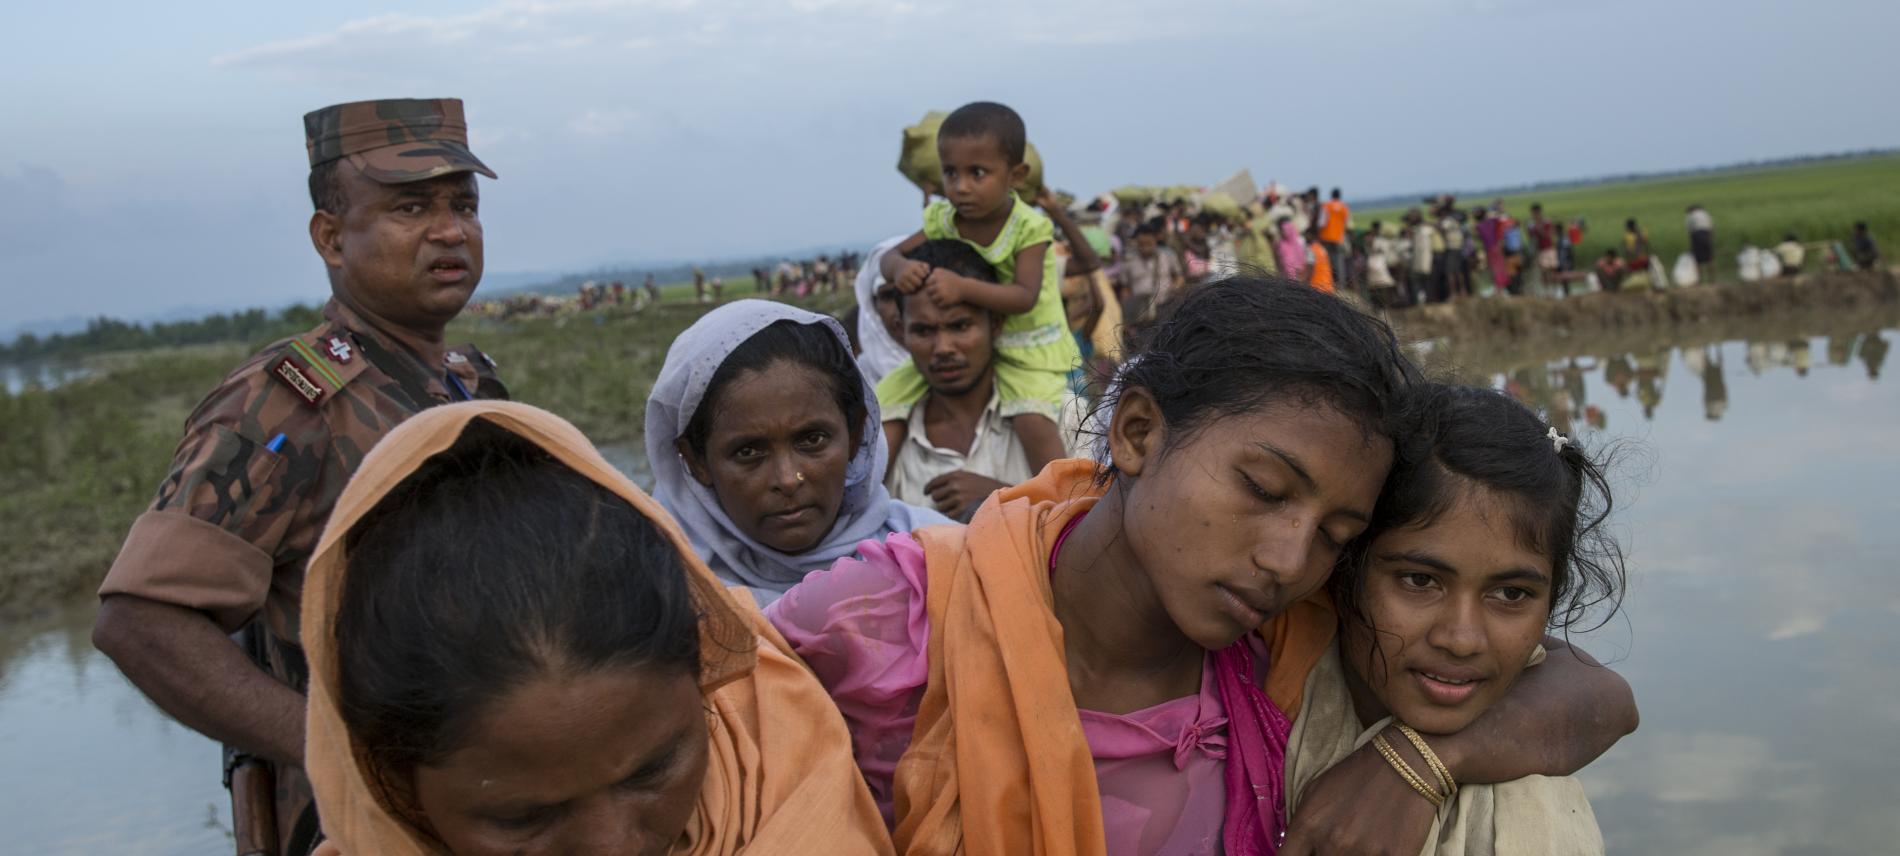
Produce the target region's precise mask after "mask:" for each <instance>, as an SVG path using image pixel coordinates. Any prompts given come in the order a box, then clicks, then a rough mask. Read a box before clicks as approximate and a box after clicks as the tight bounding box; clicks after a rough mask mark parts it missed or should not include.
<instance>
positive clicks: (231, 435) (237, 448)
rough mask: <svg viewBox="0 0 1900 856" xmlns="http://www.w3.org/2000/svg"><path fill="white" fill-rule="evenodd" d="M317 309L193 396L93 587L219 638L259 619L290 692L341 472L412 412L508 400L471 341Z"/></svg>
mask: <svg viewBox="0 0 1900 856" xmlns="http://www.w3.org/2000/svg"><path fill="white" fill-rule="evenodd" d="M323 315H324V318H325V319H326V320H325V322H324V323H323V324H321V325H319V326H318V327H317V328H316V329H313V330H311V331H309V332H307V333H304V334H302V335H299V336H295V337H292V338H290V339H286V340H284V341H282V342H278V343H276V344H273V345H271V346H270V347H268V348H265V349H264V350H263V351H261V352H260V353H258V354H257V355H256V356H253V357H251V358H250V359H249V360H247V361H245V363H244V364H243V365H241V366H239V367H238V368H237V370H236V371H234V372H232V373H231V375H230V376H229V377H227V378H225V380H224V382H223V383H222V384H220V385H219V386H218V387H217V388H216V389H214V390H212V391H211V394H210V395H207V396H205V399H204V401H203V402H201V403H199V405H198V408H197V410H195V411H194V412H193V413H192V414H191V418H190V419H188V420H187V421H186V423H185V436H184V439H183V440H182V441H180V443H179V444H178V451H177V452H176V453H175V454H174V455H173V457H172V465H171V470H170V472H168V473H167V474H166V476H165V480H164V481H163V482H162V483H160V484H159V487H158V496H157V497H156V498H154V499H153V500H152V505H151V507H150V508H149V509H148V510H147V511H146V512H145V513H144V514H141V515H140V516H139V518H138V519H137V521H135V522H134V523H133V524H132V531H131V533H130V534H129V535H127V536H126V540H125V545H124V546H123V547H122V548H121V549H120V552H119V557H118V559H117V560H116V561H114V562H113V564H112V569H111V570H110V571H109V572H108V573H107V574H106V579H105V583H104V584H103V585H102V586H101V587H100V589H99V593H100V595H101V596H104V595H107V594H131V595H137V596H139V597H143V598H147V599H150V600H155V601H161V602H164V603H171V604H177V605H179V606H186V607H190V608H193V609H198V610H202V611H204V612H205V613H207V614H208V615H210V616H211V618H212V619H213V620H214V621H216V622H217V623H218V625H219V626H220V627H222V628H223V629H224V630H226V631H227V632H235V631H236V630H237V629H238V628H240V627H242V626H244V625H245V624H246V623H247V622H249V621H250V620H251V619H252V618H253V617H260V618H262V620H263V623H264V625H265V626H266V627H267V628H268V629H269V630H270V635H271V637H273V639H272V641H273V642H276V643H279V644H277V645H272V646H270V647H271V648H274V649H275V648H280V647H286V646H285V645H284V643H288V645H287V647H289V648H291V649H293V650H292V651H290V652H273V654H277V653H289V654H290V655H291V656H290V659H292V660H294V662H288V663H287V662H282V661H280V660H279V657H277V656H273V657H272V660H273V661H275V662H272V663H271V664H270V669H269V671H271V672H272V673H273V674H274V675H276V676H277V677H278V678H279V679H281V680H284V681H285V683H287V684H290V685H291V686H293V687H296V688H297V689H298V690H300V691H301V690H302V689H303V683H304V677H305V676H304V675H303V674H302V671H303V670H302V668H301V666H302V663H301V660H302V657H301V656H299V654H298V652H297V651H296V649H298V648H299V646H298V640H299V636H298V615H299V614H298V608H299V603H300V600H301V594H302V592H303V574H304V565H305V563H306V562H307V561H308V560H309V557H310V553H311V551H312V550H314V549H316V545H317V538H318V536H319V535H320V534H322V531H323V524H324V521H325V520H327V519H328V518H329V516H330V509H331V507H332V506H333V505H335V503H336V499H337V497H338V496H339V495H341V494H342V492H343V485H344V483H345V482H347V481H348V480H349V478H350V474H351V473H352V472H354V471H355V470H356V467H357V465H358V464H360V463H361V462H362V460H363V456H364V455H365V454H367V453H368V452H369V450H370V447H371V446H374V445H375V444H376V441H377V440H378V439H380V438H381V437H382V436H383V434H385V433H387V432H388V431H389V430H390V429H391V428H394V427H395V426H396V425H397V424H398V423H400V422H402V421H403V420H404V419H407V418H408V417H409V416H410V415H412V414H415V413H417V412H419V411H421V410H422V409H423V408H425V407H432V406H434V405H437V404H443V403H447V402H450V401H458V400H461V399H463V398H506V397H507V395H508V393H507V390H506V388H504V387H503V386H502V384H501V381H500V379H499V378H498V377H497V376H496V374H495V371H494V362H493V361H492V360H490V359H489V358H488V356H487V355H485V354H483V353H482V352H480V351H478V350H476V349H475V348H474V347H473V346H467V345H464V346H462V347H459V348H450V349H446V350H444V349H441V348H440V347H439V346H438V347H431V346H428V345H424V344H421V343H406V342H405V340H402V339H398V338H396V337H395V336H393V335H391V334H389V333H386V332H384V331H382V330H379V329H377V328H376V327H374V326H372V325H371V324H370V323H368V322H367V321H366V320H364V319H363V317H362V316H360V315H358V314H357V313H356V312H354V311H352V310H351V309H350V308H349V307H347V306H345V305H343V304H342V303H340V302H338V301H336V300H331V301H330V302H329V303H327V304H325V306H324V307H323Z"/></svg>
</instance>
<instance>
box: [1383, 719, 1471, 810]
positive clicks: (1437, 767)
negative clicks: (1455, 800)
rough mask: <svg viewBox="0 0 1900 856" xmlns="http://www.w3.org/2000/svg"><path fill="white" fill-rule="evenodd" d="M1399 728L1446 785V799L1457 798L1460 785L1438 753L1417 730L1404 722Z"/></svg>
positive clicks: (1426, 764) (1399, 724)
mask: <svg viewBox="0 0 1900 856" xmlns="http://www.w3.org/2000/svg"><path fill="white" fill-rule="evenodd" d="M1398 726H1399V733H1400V734H1403V735H1405V739H1407V740H1410V741H1412V747H1413V748H1415V749H1417V750H1418V754H1419V755H1420V756H1422V757H1424V759H1425V766H1428V767H1430V768H1432V772H1433V773H1436V774H1437V775H1438V780H1439V781H1440V782H1443V783H1444V784H1445V798H1446V799H1450V798H1452V797H1454V796H1457V795H1458V783H1457V782H1456V781H1454V780H1453V779H1452V778H1451V770H1450V769H1449V768H1447V767H1446V766H1445V762H1444V761H1441V760H1439V758H1438V753H1437V752H1433V751H1432V747H1431V746H1429V745H1427V744H1426V743H1425V738H1423V737H1421V736H1419V733H1418V730H1417V729H1414V728H1413V727H1412V726H1410V725H1406V724H1405V723H1403V722H1401V723H1398Z"/></svg>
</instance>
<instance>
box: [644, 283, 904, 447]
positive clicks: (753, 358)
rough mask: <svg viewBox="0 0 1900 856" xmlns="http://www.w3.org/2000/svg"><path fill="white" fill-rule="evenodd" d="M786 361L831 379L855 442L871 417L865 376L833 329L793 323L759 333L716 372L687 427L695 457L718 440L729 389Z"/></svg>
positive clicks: (777, 324) (773, 325)
mask: <svg viewBox="0 0 1900 856" xmlns="http://www.w3.org/2000/svg"><path fill="white" fill-rule="evenodd" d="M780 361H784V362H790V363H793V364H796V365H801V366H804V367H806V368H809V369H811V370H812V371H815V372H817V373H818V374H819V375H820V376H821V377H823V378H824V379H825V383H826V384H827V385H829V386H830V387H831V398H832V400H833V401H835V402H837V405H838V409H839V410H840V411H842V412H843V413H844V424H846V425H848V426H850V427H851V430H852V431H853V432H854V434H853V437H854V439H855V436H856V435H855V432H857V431H858V430H860V427H861V426H862V425H863V424H864V417H865V415H866V414H868V413H870V408H869V406H868V405H867V404H866V403H865V401H864V376H863V375H861V374H859V373H858V363H857V361H856V360H854V359H852V358H851V352H850V351H848V350H845V347H844V345H843V344H841V343H839V341H838V337H837V336H836V335H835V334H833V333H832V332H831V328H830V327H827V326H825V325H823V324H801V323H799V322H797V321H793V320H791V319H789V318H787V319H784V320H781V321H774V322H772V323H771V324H768V325H766V327H765V329H763V330H760V331H759V332H757V333H753V334H752V336H751V338H748V339H746V340H745V341H744V342H741V343H740V344H739V347H737V348H734V349H733V350H732V353H730V354H727V355H726V361H725V362H723V363H720V364H719V370H718V371H715V372H713V376H712V380H711V381H708V382H707V384H706V395H705V396H704V397H702V398H700V400H699V408H698V409H696V410H694V411H693V418H692V419H691V420H688V421H687V423H686V432H685V433H684V434H683V435H681V436H682V437H683V438H684V439H685V440H686V444H687V445H688V446H689V447H691V448H692V450H693V454H695V455H698V456H699V457H701V458H704V457H705V456H706V438H707V437H708V436H711V434H712V420H713V416H714V415H715V414H717V413H718V412H719V409H720V406H721V405H722V404H723V402H722V401H720V396H721V394H722V393H724V392H725V390H726V387H727V386H728V385H729V384H731V383H732V381H733V380H734V379H736V378H738V377H739V376H740V375H742V374H745V373H746V372H751V371H759V370H762V369H764V368H766V367H767V366H770V365H772V364H773V363H777V362H780Z"/></svg>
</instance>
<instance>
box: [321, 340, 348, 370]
mask: <svg viewBox="0 0 1900 856" xmlns="http://www.w3.org/2000/svg"><path fill="white" fill-rule="evenodd" d="M350 351H351V348H350V343H349V342H348V341H345V340H344V338H343V337H342V336H331V337H330V350H329V351H328V352H327V353H328V355H329V357H330V359H332V360H335V361H336V362H338V363H341V364H343V365H349V363H350Z"/></svg>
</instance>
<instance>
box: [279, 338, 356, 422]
mask: <svg viewBox="0 0 1900 856" xmlns="http://www.w3.org/2000/svg"><path fill="white" fill-rule="evenodd" d="M364 365H365V361H364V360H363V359H361V355H360V353H359V352H358V350H357V347H356V343H355V342H353V341H351V340H350V336H349V334H348V333H345V332H340V331H339V332H324V331H322V330H318V331H315V332H313V333H306V334H303V335H300V336H297V337H295V338H293V339H291V340H290V341H288V342H285V343H284V346H283V347H282V348H280V349H278V351H277V355H276V356H275V357H272V358H271V360H270V362H269V363H268V366H269V369H270V375H271V377H273V378H275V379H276V380H277V382H278V383H281V384H283V385H285V386H287V387H290V391H291V392H294V393H296V394H297V397H299V398H301V399H303V401H304V403H305V404H309V405H311V406H313V407H314V406H316V405H319V404H322V403H323V402H324V400H325V399H328V398H329V397H330V396H331V395H334V394H335V393H336V391H337V390H340V389H342V388H343V386H344V385H345V384H347V383H349V382H350V379H352V378H354V377H356V376H357V375H358V374H361V373H362V371H363V367H364Z"/></svg>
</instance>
